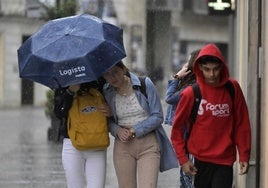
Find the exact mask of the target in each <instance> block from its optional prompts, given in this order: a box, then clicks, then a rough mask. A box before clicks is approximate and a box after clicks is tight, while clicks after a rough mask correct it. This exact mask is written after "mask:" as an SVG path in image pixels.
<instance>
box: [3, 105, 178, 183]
mask: <svg viewBox="0 0 268 188" xmlns="http://www.w3.org/2000/svg"><path fill="white" fill-rule="evenodd" d="M49 126H50V120H49V119H48V118H46V116H45V114H44V109H43V108H41V107H22V108H19V109H6V110H3V109H1V110H0V138H1V141H0V188H47V187H49V188H66V183H65V176H64V171H63V168H62V163H61V149H62V145H61V144H55V143H54V142H51V141H48V140H47V129H48V128H49ZM165 129H166V131H167V133H168V135H169V133H170V127H168V126H165ZM112 141H113V138H112V139H111V146H110V147H109V148H108V156H107V178H106V186H105V187H106V188H117V187H118V186H117V180H116V176H115V172H114V168H113V162H112V150H113V148H112V145H113V143H112ZM177 177H178V169H172V170H169V171H166V172H164V173H160V174H159V181H158V188H167V187H168V188H178V187H179V182H178V178H177Z"/></svg>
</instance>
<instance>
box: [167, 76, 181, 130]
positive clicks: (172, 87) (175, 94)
mask: <svg viewBox="0 0 268 188" xmlns="http://www.w3.org/2000/svg"><path fill="white" fill-rule="evenodd" d="M178 84H179V80H178V79H173V80H169V81H168V86H167V91H166V97H165V102H166V103H167V104H168V106H167V112H166V117H165V121H164V123H165V124H167V125H172V123H173V119H174V114H175V111H176V108H177V104H178V102H179V100H180V92H181V91H182V90H180V91H178Z"/></svg>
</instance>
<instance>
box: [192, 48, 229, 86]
mask: <svg viewBox="0 0 268 188" xmlns="http://www.w3.org/2000/svg"><path fill="white" fill-rule="evenodd" d="M205 56H212V57H215V59H216V61H217V60H218V62H220V63H222V65H223V66H222V69H221V80H220V84H219V86H223V85H224V84H225V83H226V82H227V80H228V79H229V70H228V67H227V65H226V61H225V58H224V57H223V55H222V53H221V51H220V50H219V48H218V47H217V46H216V45H214V44H207V45H206V46H204V47H203V48H201V50H200V52H199V54H198V56H197V58H196V60H195V63H194V73H195V75H196V82H197V83H198V84H205V79H204V77H203V74H202V72H201V71H200V69H199V67H198V64H199V62H200V61H201V60H202V58H204V57H205Z"/></svg>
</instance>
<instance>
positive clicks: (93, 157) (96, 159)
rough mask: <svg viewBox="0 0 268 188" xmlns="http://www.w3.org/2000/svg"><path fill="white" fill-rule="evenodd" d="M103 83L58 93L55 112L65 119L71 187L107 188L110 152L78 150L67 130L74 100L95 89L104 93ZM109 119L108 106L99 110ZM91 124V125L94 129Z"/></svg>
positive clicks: (64, 156) (65, 162)
mask: <svg viewBox="0 0 268 188" xmlns="http://www.w3.org/2000/svg"><path fill="white" fill-rule="evenodd" d="M102 86H103V84H100V83H99V82H97V81H93V82H89V83H82V84H77V85H71V86H69V87H67V88H59V89H57V90H56V91H55V97H54V112H55V115H56V116H57V117H58V118H59V119H61V122H62V123H61V135H63V137H64V139H63V148H62V163H63V168H64V171H65V175H66V179H67V187H68V188H85V187H87V188H104V186H105V178H106V158H107V157H106V149H105V148H104V149H87V150H79V149H76V148H75V146H74V145H73V144H72V141H71V139H70V136H69V134H68V129H67V119H68V116H69V114H68V113H69V110H70V108H71V106H72V104H73V99H74V97H80V96H82V95H84V94H86V93H89V91H90V89H91V88H95V89H98V90H99V91H101V89H102ZM97 110H100V111H102V112H103V113H104V115H105V116H107V117H109V116H111V111H110V108H109V106H108V105H107V104H103V105H100V106H98V107H97ZM90 123H92V122H88V125H89V126H90Z"/></svg>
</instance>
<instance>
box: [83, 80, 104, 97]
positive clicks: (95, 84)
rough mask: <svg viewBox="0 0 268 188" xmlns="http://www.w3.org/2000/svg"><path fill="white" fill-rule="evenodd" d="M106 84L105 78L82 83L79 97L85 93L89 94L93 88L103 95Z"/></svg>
mask: <svg viewBox="0 0 268 188" xmlns="http://www.w3.org/2000/svg"><path fill="white" fill-rule="evenodd" d="M104 84H105V79H104V78H103V77H100V78H99V79H98V80H94V81H91V82H86V83H82V84H81V85H80V89H79V91H78V95H82V94H83V93H88V92H89V90H90V89H91V88H95V89H97V90H99V91H100V92H101V93H102V88H103V85H104Z"/></svg>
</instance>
